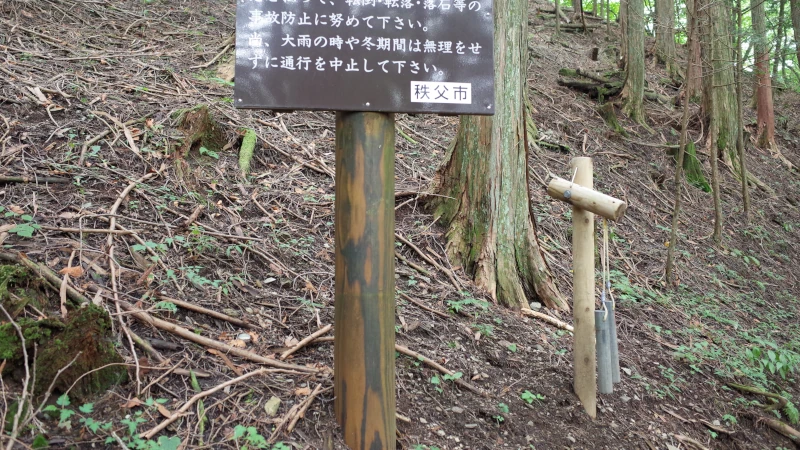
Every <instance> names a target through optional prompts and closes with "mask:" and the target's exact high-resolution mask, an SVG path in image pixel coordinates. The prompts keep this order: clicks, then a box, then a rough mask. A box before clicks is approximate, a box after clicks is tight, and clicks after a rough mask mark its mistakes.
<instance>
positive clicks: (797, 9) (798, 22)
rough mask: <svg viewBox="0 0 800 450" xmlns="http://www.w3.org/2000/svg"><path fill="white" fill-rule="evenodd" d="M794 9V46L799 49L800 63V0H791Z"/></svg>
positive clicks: (799, 62) (799, 60) (799, 61)
mask: <svg viewBox="0 0 800 450" xmlns="http://www.w3.org/2000/svg"><path fill="white" fill-rule="evenodd" d="M789 6H790V7H791V9H792V14H791V15H792V29H793V30H794V48H795V50H796V51H797V63H798V64H800V0H789Z"/></svg>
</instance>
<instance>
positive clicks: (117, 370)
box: [0, 265, 127, 399]
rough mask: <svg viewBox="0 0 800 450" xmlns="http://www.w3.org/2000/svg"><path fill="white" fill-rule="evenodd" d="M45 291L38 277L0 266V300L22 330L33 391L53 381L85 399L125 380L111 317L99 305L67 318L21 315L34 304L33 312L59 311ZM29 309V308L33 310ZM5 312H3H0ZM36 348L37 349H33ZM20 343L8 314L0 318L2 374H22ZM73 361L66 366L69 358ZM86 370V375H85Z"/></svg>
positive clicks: (45, 387) (17, 268) (74, 313)
mask: <svg viewBox="0 0 800 450" xmlns="http://www.w3.org/2000/svg"><path fill="white" fill-rule="evenodd" d="M47 299H48V297H47V295H46V294H45V291H43V286H42V283H41V281H40V280H39V279H38V277H34V276H31V274H30V272H29V271H28V270H27V269H25V268H23V267H20V266H15V265H2V266H0V304H2V305H3V308H5V309H6V311H8V312H9V314H10V315H11V317H12V318H13V319H14V322H16V324H17V325H18V326H19V328H20V329H21V330H22V335H23V337H24V338H25V348H26V349H27V350H28V357H29V358H33V357H34V354H35V355H36V360H35V373H36V379H35V389H36V391H35V394H37V395H38V394H41V393H43V392H44V391H45V390H46V389H47V388H48V387H49V386H50V385H51V384H52V383H53V379H54V378H55V376H56V374H57V373H58V371H59V370H61V369H63V368H64V367H67V366H68V365H69V368H67V369H66V370H64V372H62V373H61V375H59V378H58V380H56V383H55V385H54V387H55V389H56V390H58V391H61V392H64V391H66V390H67V389H69V388H70V387H71V386H72V384H73V383H75V386H74V387H73V388H72V391H71V392H70V396H72V397H74V398H78V399H86V398H89V397H90V396H92V395H93V394H98V393H101V392H103V391H105V390H106V389H108V388H109V387H110V386H113V385H115V384H118V383H121V382H123V381H125V379H126V378H127V370H126V368H125V366H122V365H111V366H109V367H105V368H103V369H100V370H97V369H98V368H100V367H103V366H107V365H109V364H113V363H121V362H123V359H122V357H120V355H119V354H118V353H117V351H116V350H115V348H114V344H113V341H112V339H111V336H110V334H111V319H110V318H109V316H108V314H107V313H106V311H105V310H103V309H102V308H99V307H97V306H94V305H85V306H84V307H81V308H78V309H73V310H71V311H69V312H68V315H67V317H68V318H67V319H66V320H64V319H62V318H61V317H58V316H49V317H41V316H38V317H36V316H33V315H31V314H28V315H23V313H24V312H25V307H26V306H27V305H31V306H36V308H35V310H34V311H40V312H44V313H45V314H47V312H49V311H56V310H58V306H56V304H57V303H58V302H57V300H54V301H53V306H52V307H50V306H49V305H48V302H47ZM32 309H33V308H32ZM3 316H5V314H3ZM34 346H36V349H37V351H36V352H34V351H33V349H34ZM23 356H24V354H23V351H22V341H21V340H20V337H19V333H18V332H17V329H16V328H15V327H14V325H13V324H12V323H11V322H10V321H9V320H8V317H2V318H0V360H6V361H7V363H6V365H5V368H4V370H3V374H2V375H6V374H13V373H22V369H23V368H24V364H25V360H24V357H23ZM73 359H74V360H75V361H74V362H72V364H71V365H70V362H71V361H73ZM85 374H86V375H85Z"/></svg>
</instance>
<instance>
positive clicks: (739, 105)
mask: <svg viewBox="0 0 800 450" xmlns="http://www.w3.org/2000/svg"><path fill="white" fill-rule="evenodd" d="M742 16H743V13H742V0H737V2H736V18H737V24H736V30H737V33H736V36H738V38H737V39H736V122H737V124H738V129H737V131H736V152H737V153H738V154H739V162H740V166H741V170H742V171H741V178H742V180H741V181H742V206H743V209H744V219H745V222H746V223H749V222H750V191H749V189H748V187H747V178H748V177H747V164H746V161H745V157H744V110H743V108H744V105H743V101H744V97H743V95H742V76H743V75H744V68H743V65H744V60H743V59H742V40H743V39H742V36H743V34H742Z"/></svg>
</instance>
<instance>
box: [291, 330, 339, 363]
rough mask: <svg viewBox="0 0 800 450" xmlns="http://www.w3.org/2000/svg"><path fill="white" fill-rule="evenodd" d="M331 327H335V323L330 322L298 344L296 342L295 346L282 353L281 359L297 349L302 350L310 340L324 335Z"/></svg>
mask: <svg viewBox="0 0 800 450" xmlns="http://www.w3.org/2000/svg"><path fill="white" fill-rule="evenodd" d="M331 328H333V325H331V324H328V325H325V326H324V327H322V328H320V329H319V330H317V331H315V332H314V333H311V334H310V335H308V336H307V337H306V338H305V339H303V340H302V341H300V342H298V343H297V344H295V346H294V347H292V348H290V349H288V350H286V351H285V352H283V353H281V359H286V358H288V357H289V356H290V355H291V354H293V353H294V352H296V351H298V350H300V349H301V348H303V347H305V346H306V345H307V344H308V343H309V342H311V341H313V340H314V339H316V338H318V337H320V336H322V335H323V334H325V333H327V332H328V331H331Z"/></svg>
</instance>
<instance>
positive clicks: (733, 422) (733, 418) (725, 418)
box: [722, 414, 738, 426]
mask: <svg viewBox="0 0 800 450" xmlns="http://www.w3.org/2000/svg"><path fill="white" fill-rule="evenodd" d="M722 421H723V422H727V423H728V425H729V426H733V425H736V423H737V422H738V421H737V420H736V416H732V415H730V414H725V415H724V416H722Z"/></svg>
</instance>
